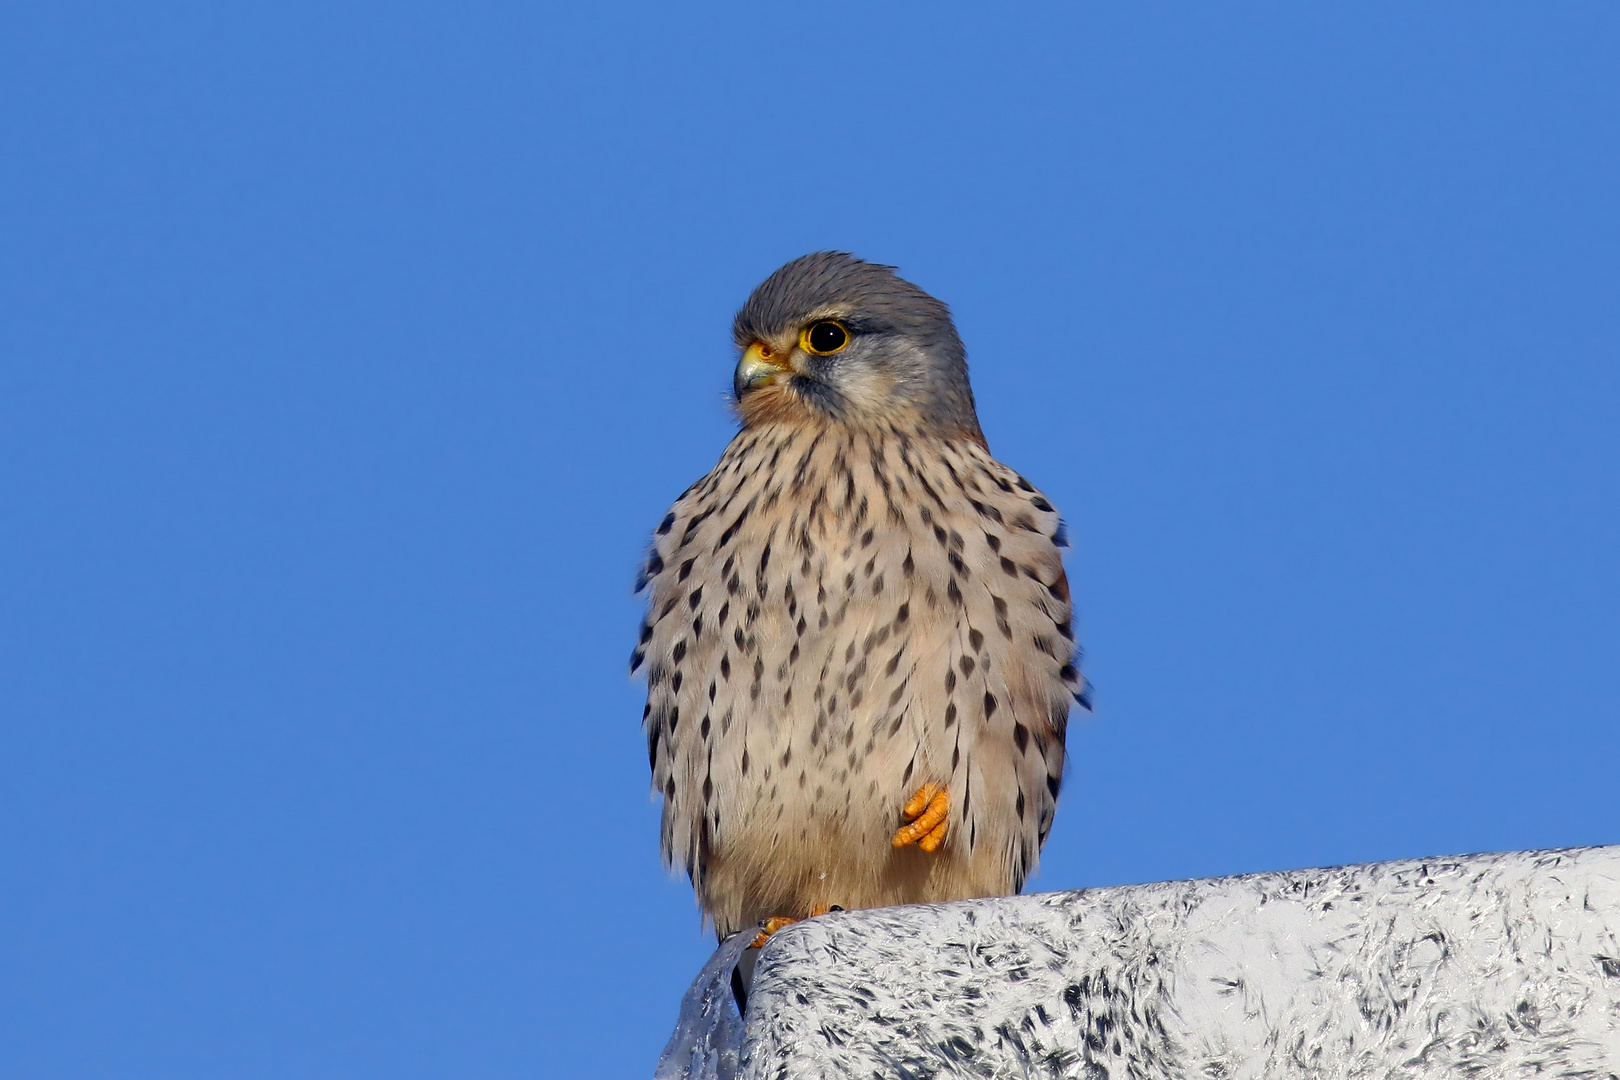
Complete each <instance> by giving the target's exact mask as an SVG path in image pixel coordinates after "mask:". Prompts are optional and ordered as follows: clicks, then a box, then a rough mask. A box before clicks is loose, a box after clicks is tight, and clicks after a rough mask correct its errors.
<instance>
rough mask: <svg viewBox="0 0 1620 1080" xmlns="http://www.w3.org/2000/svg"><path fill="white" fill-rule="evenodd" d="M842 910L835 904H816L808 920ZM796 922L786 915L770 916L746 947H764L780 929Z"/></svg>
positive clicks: (796, 920)
mask: <svg viewBox="0 0 1620 1080" xmlns="http://www.w3.org/2000/svg"><path fill="white" fill-rule="evenodd" d="M843 910H844V909H843V908H841V907H839V906H838V905H837V904H832V905H825V904H818V905H817V906H816V907H814V908H811V909H810V918H812V919H813V918H815V917H816V916H817V915H825V914H827V912H829V911H843ZM798 921H799V920H798V919H790V918H788V917H787V916H786V915H772V916H771V917H770V918H768V919H766V920H765V922H764V924H763V925H761V926H760V928H759V933H757V934H755V935H754V940H753V941H750V942H749V943H748V947H749V948H750V949H757V948H759V947H760V946H762V945H764V944H765V942H766V941H767V940H769V939H770V936H771V935H772V934H774V933H776V932H777V931H778V930H780V929H782V927H784V926H792V925H793V924H794V923H796V922H798Z"/></svg>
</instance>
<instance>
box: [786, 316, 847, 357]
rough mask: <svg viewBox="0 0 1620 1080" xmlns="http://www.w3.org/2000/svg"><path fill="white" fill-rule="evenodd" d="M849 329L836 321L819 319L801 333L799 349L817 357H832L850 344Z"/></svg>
mask: <svg viewBox="0 0 1620 1080" xmlns="http://www.w3.org/2000/svg"><path fill="white" fill-rule="evenodd" d="M850 336H851V335H850V332H849V328H848V327H846V326H845V325H844V324H843V323H841V322H839V321H838V320H836V319H818V320H816V321H815V322H813V323H811V324H810V325H809V326H807V327H805V328H804V329H803V330H800V331H799V348H801V349H803V350H804V351H805V352H807V353H815V354H816V355H817V356H831V355H832V354H833V353H835V352H839V351H840V350H842V349H843V348H844V346H846V345H848V344H849V339H850Z"/></svg>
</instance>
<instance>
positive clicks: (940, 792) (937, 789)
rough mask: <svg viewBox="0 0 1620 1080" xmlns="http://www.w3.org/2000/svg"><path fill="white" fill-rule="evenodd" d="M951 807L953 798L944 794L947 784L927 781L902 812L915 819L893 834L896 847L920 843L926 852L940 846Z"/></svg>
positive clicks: (919, 845) (918, 844) (943, 839)
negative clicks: (946, 817) (928, 782)
mask: <svg viewBox="0 0 1620 1080" xmlns="http://www.w3.org/2000/svg"><path fill="white" fill-rule="evenodd" d="M925 807H926V809H925ZM950 809H951V801H950V797H949V796H947V795H946V794H945V789H944V787H942V786H941V785H939V784H924V785H923V786H922V787H921V788H919V789H918V791H917V794H915V795H913V796H912V797H911V798H910V800H908V801H907V802H906V806H905V809H904V810H903V811H902V813H904V814H905V816H906V817H907V818H912V819H915V820H913V821H912V822H911V824H910V825H904V826H902V827H901V828H900V830H899V831H898V832H896V833H895V834H894V840H893V844H894V846H895V847H897V848H902V847H905V846H906V845H907V844H917V846H918V847H920V848H922V849H923V850H924V851H933V850H934V849H936V848H938V847H939V845H941V844H943V843H944V842H945V824H946V823H945V815H946V814H948V813H950ZM919 841H921V842H920V843H919Z"/></svg>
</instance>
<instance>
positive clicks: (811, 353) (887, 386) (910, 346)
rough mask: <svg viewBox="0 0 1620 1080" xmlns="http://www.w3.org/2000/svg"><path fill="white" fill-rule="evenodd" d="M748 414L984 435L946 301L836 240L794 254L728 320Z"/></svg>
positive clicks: (740, 401) (756, 419) (740, 398)
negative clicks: (837, 245)
mask: <svg viewBox="0 0 1620 1080" xmlns="http://www.w3.org/2000/svg"><path fill="white" fill-rule="evenodd" d="M732 334H733V336H734V337H735V338H736V342H737V347H738V348H739V349H741V350H743V355H742V358H741V359H740V360H739V361H738V364H737V373H736V379H735V390H736V394H737V408H738V411H739V412H740V413H741V414H742V417H743V422H744V424H746V425H753V424H756V423H762V422H768V421H778V422H794V421H798V422H804V421H813V420H820V421H824V422H825V421H831V422H834V423H840V424H845V425H850V426H857V427H893V428H900V429H902V430H907V431H910V432H915V433H920V434H925V435H933V436H939V437H944V438H959V437H965V438H969V439H972V440H973V441H975V442H979V443H983V442H984V435H983V433H982V432H981V431H980V429H979V420H978V415H977V414H976V413H975V411H974V408H973V390H972V388H971V387H970V386H969V385H968V371H967V357H966V353H965V352H964V350H963V348H962V339H961V338H960V337H958V336H957V334H956V327H955V326H954V325H953V324H952V323H951V313H950V310H949V309H948V308H947V307H946V306H945V305H944V304H943V303H941V302H940V301H939V300H936V299H934V297H932V296H930V295H928V294H927V293H926V292H924V291H923V290H921V289H919V288H918V287H917V286H915V285H913V284H912V283H911V282H909V281H906V280H905V279H904V278H901V277H900V276H899V275H897V274H896V273H895V272H894V267H892V266H882V265H879V264H878V263H869V262H864V261H862V260H860V259H857V258H855V257H854V256H852V255H848V254H845V253H843V252H838V251H818V252H816V253H815V254H812V255H805V256H803V257H802V258H798V259H794V260H793V261H792V262H790V263H788V264H787V265H786V266H784V267H782V268H781V269H780V270H778V271H776V272H775V273H774V274H772V275H771V276H770V277H768V278H766V279H765V280H764V282H762V283H761V284H760V286H759V287H758V288H757V289H755V290H754V293H753V295H752V296H750V297H749V298H748V302H747V303H745V304H744V305H743V306H742V310H741V311H739V312H737V320H736V322H735V324H734V325H733V327H732Z"/></svg>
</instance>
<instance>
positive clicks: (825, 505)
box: [632, 253, 1084, 935]
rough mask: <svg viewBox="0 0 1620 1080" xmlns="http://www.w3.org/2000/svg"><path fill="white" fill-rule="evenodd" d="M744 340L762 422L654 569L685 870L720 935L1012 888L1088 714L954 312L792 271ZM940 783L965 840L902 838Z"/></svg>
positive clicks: (1053, 586) (673, 800) (747, 388)
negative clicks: (1072, 709)
mask: <svg viewBox="0 0 1620 1080" xmlns="http://www.w3.org/2000/svg"><path fill="white" fill-rule="evenodd" d="M828 324H831V325H832V326H834V327H836V330H834V329H828V328H827V327H828ZM840 335H842V337H840ZM736 337H737V343H738V346H739V347H740V348H741V349H743V350H744V355H743V360H742V362H741V363H740V364H739V368H738V375H737V390H738V408H739V412H740V413H741V415H742V418H743V425H744V426H743V429H742V431H741V432H740V433H739V434H738V435H737V436H736V438H735V439H733V441H732V443H731V445H730V446H728V447H727V448H726V450H725V452H724V453H723V454H722V455H721V458H720V461H719V463H718V464H717V465H716V466H715V468H714V469H713V470H712V471H711V472H710V473H709V474H708V475H707V476H705V477H704V478H703V479H701V480H699V481H698V482H697V483H695V484H693V485H692V486H691V487H690V488H688V489H687V491H686V492H685V493H684V494H682V495H681V497H680V498H679V499H678V500H677V501H676V502H675V505H674V507H673V508H672V509H671V510H670V512H669V513H668V514H667V515H666V516H665V517H664V519H663V521H662V522H661V523H660V524H659V526H658V528H657V530H656V533H655V535H654V538H653V547H652V551H651V553H650V555H649V557H648V559H647V562H646V565H645V567H644V570H643V575H642V581H641V585H642V586H644V587H645V588H646V589H647V590H648V593H649V595H648V611H647V617H646V620H645V622H644V624H643V626H642V629H641V636H640V641H639V643H638V644H637V646H636V649H635V653H634V656H633V658H632V668H633V669H639V668H643V667H644V668H645V671H646V678H647V687H648V698H647V709H646V713H645V716H644V727H645V731H646V735H647V750H648V761H649V765H650V766H651V769H652V774H653V784H654V787H655V789H656V790H657V791H658V792H659V793H660V795H661V796H662V798H663V827H662V828H663V835H662V846H663V851H664V856H665V858H666V860H668V861H669V862H670V863H671V864H672V865H675V866H678V867H680V868H682V869H685V870H686V871H687V873H688V874H689V875H690V876H691V878H692V881H693V884H694V886H695V888H696V890H697V893H698V897H699V900H700V903H701V904H702V906H703V909H704V911H705V912H706V913H707V915H708V916H709V917H710V918H711V919H712V920H713V921H714V924H715V927H716V930H717V931H718V932H719V933H720V934H722V935H725V934H727V933H730V932H732V931H734V930H737V929H741V928H743V927H746V926H749V925H751V924H753V923H755V922H757V921H759V920H760V919H762V918H765V917H767V916H775V915H787V916H795V917H797V916H803V915H805V914H807V913H809V912H810V911H811V910H814V909H817V908H824V907H826V906H829V905H838V906H842V907H846V908H855V907H873V906H880V905H887V904H896V903H908V902H917V901H932V900H947V899H958V898H965V897H970V896H986V895H997V894H1003V893H1012V892H1017V891H1018V890H1019V889H1020V888H1022V886H1023V882H1024V879H1025V878H1026V876H1027V875H1028V874H1029V873H1030V872H1031V871H1032V870H1033V869H1034V867H1035V864H1036V860H1037V858H1038V855H1039V851H1040V848H1041V845H1042V844H1043V843H1044V841H1045V839H1046V835H1047V831H1048V830H1049V829H1050V827H1051V824H1052V816H1053V813H1054V811H1055V809H1056V803H1057V795H1058V790H1059V786H1060V784H1061V779H1062V774H1063V764H1064V729H1065V725H1066V722H1067V717H1068V710H1069V706H1070V703H1071V701H1073V700H1075V699H1077V698H1079V699H1081V700H1082V701H1083V699H1084V681H1083V679H1082V677H1081V676H1080V674H1079V673H1078V671H1077V670H1076V666H1075V655H1076V651H1075V647H1074V642H1073V635H1072V632H1071V629H1070V613H1071V607H1070V598H1069V589H1068V584H1067V580H1066V578H1065V575H1064V571H1063V566H1062V561H1061V557H1060V551H1059V549H1060V548H1061V547H1063V546H1064V545H1065V539H1064V535H1063V524H1062V522H1061V521H1060V519H1059V517H1058V514H1057V512H1056V510H1054V509H1053V507H1052V505H1051V504H1050V503H1049V502H1048V501H1047V500H1046V499H1045V498H1044V497H1043V496H1042V495H1041V493H1040V492H1039V491H1037V490H1036V489H1035V488H1034V487H1033V486H1031V485H1030V484H1029V483H1028V482H1027V481H1026V480H1025V479H1024V478H1023V477H1021V476H1019V475H1018V474H1017V473H1015V472H1013V471H1012V470H1011V469H1009V468H1007V467H1006V466H1004V465H1002V464H1000V463H999V462H997V461H996V460H995V459H994V458H992V457H991V456H990V454H989V451H988V450H987V449H986V447H985V444H984V439H983V436H982V434H981V433H980V431H979V426H978V421H977V419H976V417H975V416H974V413H973V401H972V394H971V391H970V390H969V389H968V384H967V371H966V364H965V362H964V360H963V356H962V349H961V345H960V342H959V340H958V339H957V337H956V333H955V330H954V328H953V327H952V326H951V323H950V319H949V315H948V313H947V312H946V310H945V308H944V305H942V304H940V303H939V302H938V301H937V300H934V299H933V298H932V297H929V296H928V295H927V294H926V293H923V292H922V291H921V290H920V289H917V288H916V287H915V286H913V285H910V284H909V283H907V282H904V281H902V280H901V279H899V278H898V277H896V276H894V274H893V273H892V271H891V270H890V269H889V268H887V267H880V266H875V265H873V264H869V263H864V262H860V261H859V260H855V259H852V258H850V257H848V256H844V255H838V254H832V253H822V254H818V255H812V256H806V257H805V258H803V259H800V260H796V261H795V262H793V263H789V264H788V265H787V266H785V267H783V268H782V269H781V270H779V271H777V273H776V274H774V275H772V277H771V278H770V279H768V280H767V281H766V282H765V283H764V284H763V285H761V286H760V288H759V289H758V290H756V291H755V294H754V295H753V297H751V298H750V300H749V302H748V304H747V305H745V306H744V308H743V310H742V311H741V312H740V313H739V315H738V318H737V326H736ZM829 344H836V346H837V347H836V348H834V349H832V350H831V351H828V352H825V353H823V352H818V351H817V350H818V346H826V345H829ZM928 783H933V784H939V785H943V786H944V789H945V790H946V791H947V792H949V795H950V806H949V815H948V817H947V819H946V822H947V826H946V833H945V837H946V838H945V840H944V842H943V846H941V847H940V848H939V849H938V850H937V851H932V852H930V851H925V850H919V848H918V847H914V846H913V847H902V848H896V847H894V846H892V845H891V837H892V836H893V834H894V833H895V830H896V826H897V825H898V824H900V823H901V821H902V819H901V817H900V813H901V807H902V806H903V805H904V804H905V803H906V802H907V800H908V798H910V797H911V795H912V794H913V792H915V791H916V790H917V789H918V788H919V787H920V786H921V785H923V784H928Z"/></svg>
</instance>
